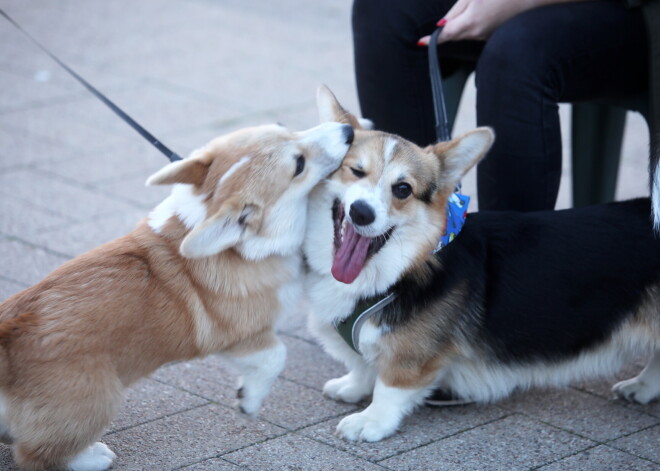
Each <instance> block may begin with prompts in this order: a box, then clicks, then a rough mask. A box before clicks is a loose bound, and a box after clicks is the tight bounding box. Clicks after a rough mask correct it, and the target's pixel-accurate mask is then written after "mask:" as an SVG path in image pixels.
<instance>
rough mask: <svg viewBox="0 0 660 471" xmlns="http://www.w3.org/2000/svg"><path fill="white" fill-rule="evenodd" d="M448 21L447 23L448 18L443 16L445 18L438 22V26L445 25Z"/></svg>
mask: <svg viewBox="0 0 660 471" xmlns="http://www.w3.org/2000/svg"><path fill="white" fill-rule="evenodd" d="M446 23H447V20H445V19H444V18H443V19H441V20H440V21H438V23H437V24H436V26H444V25H445V24H446Z"/></svg>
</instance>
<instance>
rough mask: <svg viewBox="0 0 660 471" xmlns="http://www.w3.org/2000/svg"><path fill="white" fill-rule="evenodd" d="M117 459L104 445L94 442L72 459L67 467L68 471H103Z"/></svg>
mask: <svg viewBox="0 0 660 471" xmlns="http://www.w3.org/2000/svg"><path fill="white" fill-rule="evenodd" d="M116 457H117V455H115V454H114V453H113V452H112V450H111V449H110V448H108V447H107V446H106V445H105V444H104V443H101V442H96V443H94V444H93V445H92V446H89V447H87V448H86V449H85V450H84V451H83V452H82V453H80V454H79V455H78V456H76V457H75V458H74V459H72V460H71V461H70V462H69V464H68V465H67V469H68V470H69V471H105V470H106V469H108V468H110V465H112V461H113V460H114V459H115V458H116Z"/></svg>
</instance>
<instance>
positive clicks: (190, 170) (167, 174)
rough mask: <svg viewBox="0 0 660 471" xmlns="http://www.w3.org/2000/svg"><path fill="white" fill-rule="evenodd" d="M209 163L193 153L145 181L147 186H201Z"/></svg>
mask: <svg viewBox="0 0 660 471" xmlns="http://www.w3.org/2000/svg"><path fill="white" fill-rule="evenodd" d="M209 165H210V161H207V160H205V159H201V158H199V157H198V156H197V155H196V154H195V153H193V155H191V156H190V157H189V158H187V159H184V160H179V161H177V162H172V163H171V164H169V165H166V166H165V167H163V168H161V169H160V170H159V171H157V172H156V173H154V174H153V175H152V176H150V177H149V178H148V179H147V183H146V185H147V186H151V185H172V184H174V183H189V184H192V185H198V186H199V185H201V184H202V183H204V179H205V178H206V174H207V173H208V171H209Z"/></svg>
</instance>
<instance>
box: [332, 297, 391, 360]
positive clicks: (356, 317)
mask: <svg viewBox="0 0 660 471" xmlns="http://www.w3.org/2000/svg"><path fill="white" fill-rule="evenodd" d="M394 298H395V296H394V295H393V294H388V295H387V296H385V297H384V298H382V299H380V300H379V301H377V299H378V298H369V299H364V300H362V301H360V302H359V303H358V304H357V305H356V306H355V309H354V310H353V313H352V314H351V315H350V316H348V317H347V318H346V319H343V320H340V321H336V322H335V323H334V327H335V330H336V331H337V333H338V334H339V335H341V337H342V338H343V339H344V341H345V342H346V343H347V344H348V346H349V347H351V348H352V349H353V350H354V351H355V352H356V353H358V354H362V352H360V331H361V330H362V326H363V325H364V323H365V322H367V320H368V319H369V318H370V317H372V316H373V315H374V314H376V313H378V312H380V311H382V310H383V308H385V306H387V305H388V304H390V303H391V302H392V301H394Z"/></svg>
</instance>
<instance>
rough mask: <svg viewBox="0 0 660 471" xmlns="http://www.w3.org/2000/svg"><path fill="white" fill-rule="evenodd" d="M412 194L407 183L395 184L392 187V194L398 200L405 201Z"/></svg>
mask: <svg viewBox="0 0 660 471" xmlns="http://www.w3.org/2000/svg"><path fill="white" fill-rule="evenodd" d="M410 193H412V187H411V186H410V185H409V184H408V183H397V184H396V185H392V194H393V195H394V196H396V197H397V198H399V199H400V200H405V199H406V198H408V197H409V196H410Z"/></svg>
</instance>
